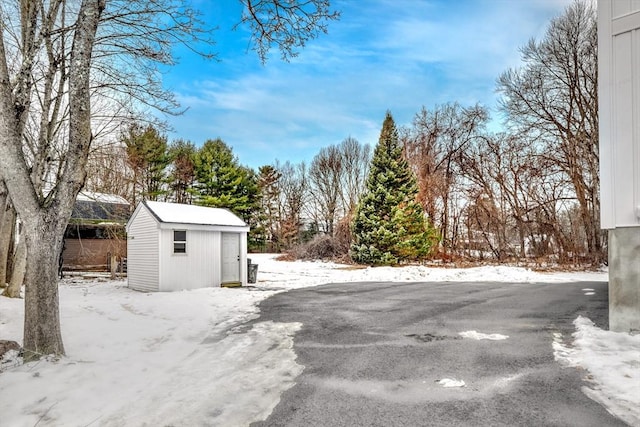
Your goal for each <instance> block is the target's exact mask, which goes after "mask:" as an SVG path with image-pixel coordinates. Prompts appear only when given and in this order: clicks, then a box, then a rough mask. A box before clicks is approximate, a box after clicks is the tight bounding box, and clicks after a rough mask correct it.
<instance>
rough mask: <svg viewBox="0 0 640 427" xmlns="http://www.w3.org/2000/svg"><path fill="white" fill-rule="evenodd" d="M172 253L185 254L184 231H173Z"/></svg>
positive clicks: (185, 239)
mask: <svg viewBox="0 0 640 427" xmlns="http://www.w3.org/2000/svg"><path fill="white" fill-rule="evenodd" d="M173 253H174V254H185V253H187V231H186V230H173Z"/></svg>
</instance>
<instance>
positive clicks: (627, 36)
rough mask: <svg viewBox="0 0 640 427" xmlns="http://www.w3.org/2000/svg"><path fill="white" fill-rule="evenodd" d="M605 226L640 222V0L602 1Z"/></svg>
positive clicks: (602, 213)
mask: <svg viewBox="0 0 640 427" xmlns="http://www.w3.org/2000/svg"><path fill="white" fill-rule="evenodd" d="M598 56H599V58H598V61H599V72H598V78H599V79H600V85H599V87H600V92H599V107H600V112H599V118H600V187H601V222H602V228H605V229H613V228H616V227H630V226H638V225H640V73H637V72H635V71H636V70H640V1H638V0H613V1H612V0H600V1H598Z"/></svg>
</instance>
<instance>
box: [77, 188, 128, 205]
mask: <svg viewBox="0 0 640 427" xmlns="http://www.w3.org/2000/svg"><path fill="white" fill-rule="evenodd" d="M76 200H80V201H83V202H99V203H112V204H115V205H128V204H129V202H127V200H126V199H125V198H123V197H120V196H117V195H115V194H105V193H96V192H93V191H81V192H80V193H79V194H78V197H76Z"/></svg>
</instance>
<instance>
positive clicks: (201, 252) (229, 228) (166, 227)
mask: <svg viewBox="0 0 640 427" xmlns="http://www.w3.org/2000/svg"><path fill="white" fill-rule="evenodd" d="M126 230H127V276H128V281H129V287H130V288H132V289H136V290H139V291H177V290H182V289H196V288H204V287H214V286H224V285H227V286H238V285H246V284H247V233H248V232H249V226H248V225H247V224H245V222H244V221H242V220H241V219H240V218H238V217H237V216H236V215H234V214H233V213H232V212H230V211H228V210H226V209H219V208H208V207H203V206H193V205H183V204H178V203H163V202H150V201H143V202H142V203H140V204H139V205H138V206H137V207H136V210H135V211H134V212H133V215H131V218H130V219H129V222H128V223H127V227H126Z"/></svg>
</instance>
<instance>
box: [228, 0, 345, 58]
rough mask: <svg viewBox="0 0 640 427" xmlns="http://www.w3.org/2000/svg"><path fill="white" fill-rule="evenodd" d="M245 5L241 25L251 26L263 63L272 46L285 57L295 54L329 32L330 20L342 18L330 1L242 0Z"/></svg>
mask: <svg viewBox="0 0 640 427" xmlns="http://www.w3.org/2000/svg"><path fill="white" fill-rule="evenodd" d="M240 2H241V3H242V4H243V5H244V6H245V10H244V12H243V14H242V20H241V24H246V25H249V27H250V29H251V40H252V42H253V49H254V50H255V51H256V52H257V54H258V56H259V57H260V59H261V60H262V62H263V63H264V62H265V61H266V60H267V54H268V53H269V50H271V48H272V47H273V46H277V47H278V49H279V50H280V55H281V57H282V59H283V60H288V59H289V58H293V57H296V56H297V55H298V52H297V49H299V48H302V47H304V45H305V44H306V42H307V41H308V40H311V39H315V38H317V37H318V36H319V35H320V34H322V33H326V32H327V25H328V21H331V20H336V19H338V18H339V17H340V12H337V11H333V10H331V2H330V1H329V0H308V1H286V0H240Z"/></svg>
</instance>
